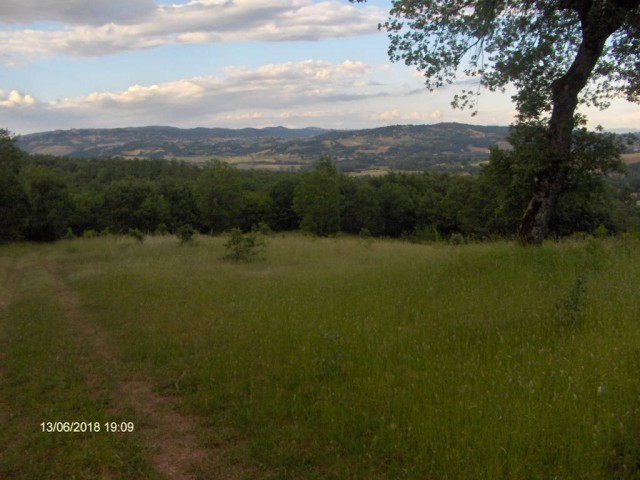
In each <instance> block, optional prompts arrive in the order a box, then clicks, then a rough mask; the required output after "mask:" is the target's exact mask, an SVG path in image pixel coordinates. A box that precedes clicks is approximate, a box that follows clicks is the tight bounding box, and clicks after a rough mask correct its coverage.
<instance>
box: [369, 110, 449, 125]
mask: <svg viewBox="0 0 640 480" xmlns="http://www.w3.org/2000/svg"><path fill="white" fill-rule="evenodd" d="M370 118H371V119H372V120H378V121H381V122H384V123H389V122H393V121H402V122H407V121H413V122H419V123H423V122H438V121H440V120H441V118H442V112H441V111H440V110H433V111H431V112H416V111H414V112H407V113H404V112H401V111H400V109H398V108H394V109H393V110H389V111H386V112H381V113H374V114H372V115H371V116H370Z"/></svg>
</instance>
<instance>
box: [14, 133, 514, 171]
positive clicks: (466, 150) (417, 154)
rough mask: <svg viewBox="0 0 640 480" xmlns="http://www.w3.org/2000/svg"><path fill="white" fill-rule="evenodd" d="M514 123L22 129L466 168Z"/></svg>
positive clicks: (291, 158)
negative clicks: (325, 127)
mask: <svg viewBox="0 0 640 480" xmlns="http://www.w3.org/2000/svg"><path fill="white" fill-rule="evenodd" d="M507 132H508V128H507V127H501V126H477V125H466V124H459V123H440V124H435V125H395V126H389V127H381V128H375V129H365V130H323V129H319V128H304V129H289V128H285V127H271V128H263V129H255V128H245V129H237V130H234V129H225V128H193V129H179V128H174V127H162V126H150V127H135V128H116V129H74V130H55V131H50V132H42V133H34V134H29V135H24V136H21V137H20V138H19V140H18V145H19V146H20V148H22V149H23V150H25V151H26V152H28V153H30V154H41V155H56V156H69V157H79V158H109V157H123V158H165V159H172V158H176V159H180V160H186V161H193V162H204V161H206V160H208V159H210V158H219V159H222V160H224V161H227V162H229V163H232V164H235V165H237V166H238V167H241V168H268V169H290V168H291V169H300V168H304V167H305V166H308V165H310V164H312V163H313V162H314V161H315V160H317V159H318V158H319V157H321V156H330V157H331V158H333V159H334V161H336V162H338V163H339V164H340V166H341V169H342V170H343V171H363V170H370V169H382V170H383V169H387V168H393V169H397V170H423V169H426V168H434V169H439V170H447V171H460V170H462V169H469V168H473V166H474V165H477V164H478V163H480V162H482V161H485V160H486V159H487V158H488V154H489V150H488V147H489V146H491V145H496V144H497V145H502V146H504V145H506V142H505V137H506V135H507Z"/></svg>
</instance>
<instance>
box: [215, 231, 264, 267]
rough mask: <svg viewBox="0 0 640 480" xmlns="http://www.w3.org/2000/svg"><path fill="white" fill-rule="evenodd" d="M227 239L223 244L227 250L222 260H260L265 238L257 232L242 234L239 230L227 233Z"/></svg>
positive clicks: (236, 261)
mask: <svg viewBox="0 0 640 480" xmlns="http://www.w3.org/2000/svg"><path fill="white" fill-rule="evenodd" d="M227 236H228V237H229V239H228V240H227V242H226V243H225V244H224V246H225V248H226V249H227V253H226V255H224V256H223V257H222V258H223V260H227V261H230V262H234V263H238V262H252V261H255V260H258V259H260V258H262V256H263V253H264V248H265V245H266V242H265V238H264V236H263V235H261V234H260V233H258V232H255V231H253V232H250V233H244V234H243V233H242V231H241V230H240V229H239V228H233V229H231V230H229V231H228V232H227Z"/></svg>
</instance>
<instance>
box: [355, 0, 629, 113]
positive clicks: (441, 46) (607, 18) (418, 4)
mask: <svg viewBox="0 0 640 480" xmlns="http://www.w3.org/2000/svg"><path fill="white" fill-rule="evenodd" d="M350 1H352V2H353V1H356V2H365V1H366V0H350ZM638 3H639V2H638V1H637V0H635V1H634V0H617V1H616V0H521V1H514V0H476V1H470V0H446V1H443V0H394V1H393V6H392V9H391V11H390V12H389V18H388V20H387V21H386V22H385V23H383V24H381V25H380V26H379V27H380V28H381V29H385V30H386V31H387V32H388V34H389V39H390V46H389V57H390V58H391V60H393V61H403V62H404V63H405V64H406V65H414V66H415V67H417V68H418V70H419V71H420V72H422V73H423V74H424V76H425V79H426V80H425V83H426V87H427V88H428V89H429V90H434V89H436V88H439V87H442V86H444V85H447V84H451V83H454V82H458V81H460V80H462V78H463V77H467V80H466V81H465V83H466V84H468V85H472V87H471V88H468V89H465V90H463V92H462V93H461V94H459V95H456V96H455V97H454V100H453V102H452V104H453V106H454V107H458V108H473V109H475V108H476V107H477V99H478V95H479V92H480V90H481V89H482V88H486V89H488V90H490V91H504V88H505V87H506V85H508V84H512V85H514V86H515V87H516V90H517V93H516V94H515V95H514V97H513V100H514V101H515V103H516V106H517V109H518V112H519V115H520V120H533V119H538V118H540V117H541V116H543V115H545V114H548V113H550V112H551V107H552V84H553V82H554V80H556V79H558V78H560V77H561V76H562V75H563V74H564V73H565V72H567V71H568V70H569V68H570V66H571V64H572V62H573V61H574V59H575V58H576V56H577V54H578V50H579V49H580V48H581V44H582V43H583V40H584V39H585V38H588V37H589V35H590V33H591V32H589V29H609V31H611V30H613V33H612V34H611V35H610V36H609V37H608V38H609V39H608V41H607V42H606V44H605V46H604V50H603V51H602V54H601V56H600V58H599V59H598V62H597V65H596V67H595V69H594V71H593V73H592V75H591V77H590V79H589V82H588V84H587V86H586V87H585V88H584V89H583V90H582V91H581V93H580V99H579V102H580V103H583V104H585V103H586V104H590V105H596V106H599V107H601V108H604V107H606V106H608V102H609V100H610V99H612V98H615V97H625V98H627V99H628V100H629V101H632V102H637V101H638V100H640V8H639V7H638ZM586 46H587V47H589V45H586Z"/></svg>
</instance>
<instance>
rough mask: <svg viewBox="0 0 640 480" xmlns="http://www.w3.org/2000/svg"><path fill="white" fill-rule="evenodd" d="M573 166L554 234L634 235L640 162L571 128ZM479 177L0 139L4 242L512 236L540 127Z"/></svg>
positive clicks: (603, 138)
mask: <svg viewBox="0 0 640 480" xmlns="http://www.w3.org/2000/svg"><path fill="white" fill-rule="evenodd" d="M575 137H576V146H575V149H574V150H575V158H576V162H577V168H576V169H575V174H574V175H573V177H572V178H570V179H569V180H568V182H567V186H566V187H565V189H564V190H563V192H562V194H561V197H560V200H559V203H558V207H557V209H556V211H555V213H554V215H553V218H552V221H551V226H550V232H549V236H551V237H553V238H558V237H563V236H567V235H572V234H595V233H598V234H601V235H602V234H617V233H622V232H634V233H637V232H640V208H639V207H638V205H637V203H638V198H637V197H638V196H637V192H639V191H640V168H639V167H640V165H638V164H632V165H624V164H623V163H622V161H621V160H620V155H619V154H620V152H621V149H622V148H623V146H621V145H619V144H616V143H615V141H613V136H611V135H607V134H603V133H594V132H587V131H586V130H578V131H577V132H576V134H575ZM510 142H511V143H512V144H513V145H515V147H514V148H513V149H512V150H499V149H497V148H495V149H493V150H492V152H491V158H490V162H489V163H488V164H487V165H485V166H483V168H482V169H481V171H480V172H479V174H478V175H457V174H446V173H437V172H431V171H425V172H422V173H402V172H390V173H388V174H387V175H384V176H372V177H355V176H350V175H347V174H345V173H342V172H341V171H340V164H339V163H335V162H333V161H332V159H331V158H329V157H321V158H319V159H318V161H317V162H316V164H315V165H314V167H313V168H312V169H309V170H308V171H304V172H273V171H260V170H241V169H236V168H233V167H232V166H230V165H228V164H226V163H224V162H222V161H220V160H215V159H212V160H210V161H208V162H207V163H206V164H205V165H204V166H198V165H193V164H188V163H185V162H180V161H176V160H173V161H166V160H143V159H138V160H129V159H126V160H125V159H122V158H110V159H100V160H92V159H75V158H66V157H54V156H46V155H29V154H26V153H24V152H23V151H21V150H20V149H19V148H18V147H17V146H16V141H15V137H13V136H12V135H11V134H10V133H9V132H8V131H6V130H4V131H2V133H1V135H0V240H1V241H5V242H6V241H23V240H24V241H34V242H49V241H55V240H57V239H60V238H65V237H67V238H70V237H77V236H85V237H87V236H96V235H101V234H109V233H111V234H127V233H128V232H130V231H132V230H137V231H140V232H143V233H145V234H171V233H175V232H176V231H177V230H178V229H179V228H181V227H183V226H190V227H192V228H194V229H195V230H197V231H199V232H200V233H205V234H216V233H221V232H224V231H227V230H229V229H232V228H240V229H241V230H243V231H249V230H251V229H252V228H253V229H255V228H260V229H261V230H267V231H273V232H280V231H290V230H304V231H307V232H310V233H312V234H315V235H320V236H329V235H334V234H337V233H339V232H343V233H346V234H356V235H362V236H373V237H390V238H405V239H407V240H411V241H417V242H429V241H441V240H443V241H449V240H451V239H452V238H453V239H455V241H482V240H490V239H496V238H512V237H513V236H514V235H515V233H516V231H517V228H518V225H519V222H520V219H521V216H522V212H523V210H524V208H525V207H526V205H527V202H528V200H529V197H530V192H531V188H532V185H533V181H534V179H535V175H536V168H537V166H538V165H540V164H541V163H542V160H540V159H536V158H535V152H536V151H537V149H536V148H535V145H536V143H535V142H536V140H535V132H534V133H532V130H527V131H518V130H517V129H512V133H511V136H510Z"/></svg>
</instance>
